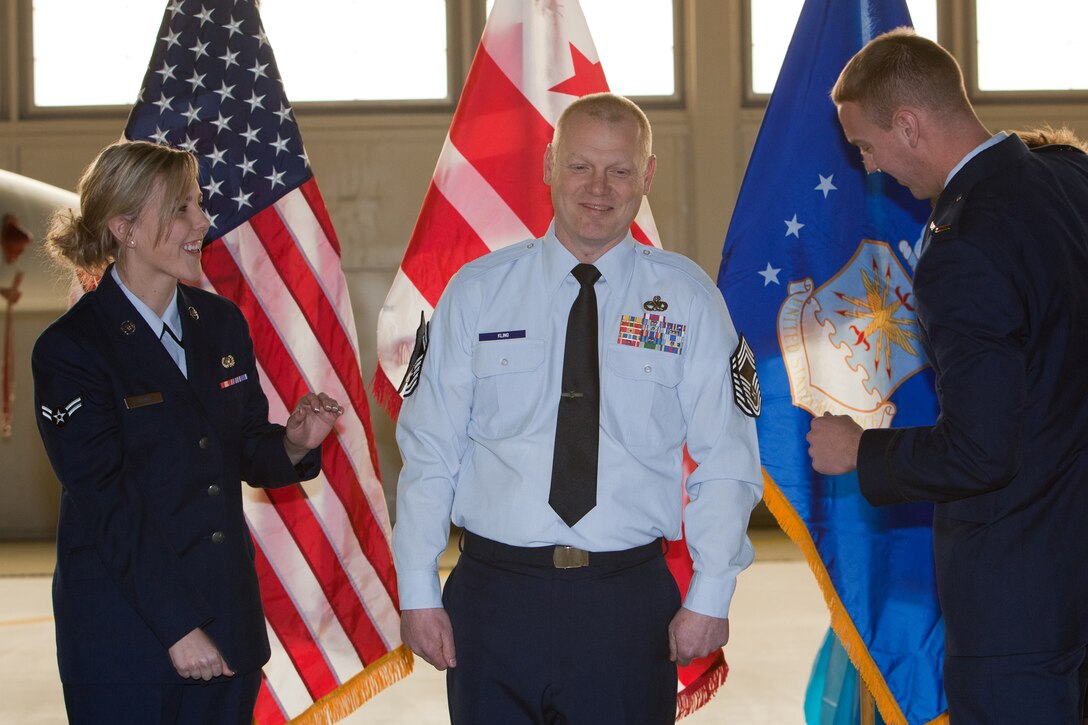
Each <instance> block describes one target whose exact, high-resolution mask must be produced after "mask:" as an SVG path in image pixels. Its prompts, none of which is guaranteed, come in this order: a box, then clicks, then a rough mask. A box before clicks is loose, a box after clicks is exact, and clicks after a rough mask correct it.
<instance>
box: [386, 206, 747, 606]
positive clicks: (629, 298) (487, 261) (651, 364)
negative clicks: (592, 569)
mask: <svg viewBox="0 0 1088 725" xmlns="http://www.w3.org/2000/svg"><path fill="white" fill-rule="evenodd" d="M577 263H578V260H577V259H576V258H575V257H574V256H573V255H572V254H571V253H570V252H569V251H567V249H566V248H564V247H563V246H562V244H560V242H559V241H558V240H557V239H556V237H555V233H554V227H553V228H552V229H549V231H548V233H547V235H546V236H545V237H543V238H542V239H535V240H529V241H526V242H523V243H521V244H517V245H513V246H511V247H508V248H505V249H502V250H499V251H497V252H495V253H492V254H489V255H486V256H485V257H482V258H480V259H477V260H475V261H473V262H470V263H469V264H466V265H465V266H464V267H463V268H462V269H461V271H459V272H458V273H457V275H456V276H455V277H454V278H453V279H452V280H451V281H450V284H449V285H448V286H447V288H446V291H445V293H444V294H443V296H442V299H441V300H440V301H439V303H438V306H437V307H436V308H435V312H434V315H433V318H432V320H431V326H430V347H429V349H428V352H427V356H426V358H425V361H424V364H423V369H422V374H421V379H420V382H419V386H418V388H417V389H416V391H415V393H414V394H413V395H411V396H410V397H408V398H407V399H406V400H405V401H404V405H403V407H402V409H401V413H400V419H399V423H398V426H397V442H398V444H399V445H400V450H401V455H402V457H403V459H404V467H403V469H402V470H401V476H400V480H399V483H398V489H397V524H396V527H395V528H394V532H393V552H394V560H395V563H396V568H397V578H398V583H399V589H400V604H401V607H402V608H404V609H422V608H430V607H440V606H442V603H441V592H440V585H439V578H438V557H439V555H440V554H441V553H442V552H443V551H444V550H445V548H446V542H447V538H448V533H449V524H450V521H451V520H452V521H453V523H455V524H457V525H458V526H462V527H464V528H466V529H468V530H469V531H472V532H473V533H476V534H479V535H480V536H484V537H487V538H489V539H494V540H496V541H501V542H504V543H507V544H511V545H515V546H547V545H553V544H561V545H568V546H575V547H578V548H581V549H586V550H588V551H591V552H592V551H616V550H622V549H629V548H631V547H635V546H640V545H642V544H646V543H648V542H650V541H652V540H653V539H655V538H657V537H661V536H664V537H666V538H668V539H670V540H675V539H678V538H679V537H680V535H681V516H682V492H681V485H680V481H681V466H682V450H683V445H684V443H685V441H686V442H687V444H688V448H689V452H690V454H691V456H692V458H693V459H694V460H695V461H697V462H699V463H700V464H701V465H700V466H699V467H698V468H697V469H696V470H695V472H694V473H692V475H691V476H690V477H689V478H688V483H687V493H688V496H689V497H690V501H691V502H690V504H689V505H688V506H687V508H686V510H684V512H683V519H684V524H685V529H686V534H687V542H688V547H689V550H690V551H691V555H692V558H693V561H694V566H695V576H694V578H693V579H692V582H691V586H690V588H689V590H688V594H687V598H686V600H685V603H684V606H685V607H687V608H688V609H691V610H693V611H695V612H699V613H702V614H707V615H711V616H716V617H725V616H727V615H728V611H729V602H730V600H731V598H732V595H733V591H734V589H735V586H736V577H737V574H738V573H739V572H740V571H741V570H743V569H744V568H745V567H747V566H748V565H749V564H750V563H751V562H752V559H753V552H752V547H751V542H750V541H749V540H748V537H747V534H746V530H747V525H748V517H749V515H750V513H751V510H752V508H753V507H754V506H755V505H756V503H757V502H758V501H759V499H760V496H761V494H762V475H761V472H760V464H759V452H758V448H757V445H756V429H755V421H754V420H753V419H752V418H750V417H747V416H745V415H744V414H743V413H741V411H740V410H739V409H738V407H737V406H736V404H735V402H734V399H733V388H732V383H731V376H730V371H729V356H730V354H731V353H732V352H733V351H734V350H735V349H736V347H737V344H738V336H737V333H736V331H735V330H734V328H733V324H732V322H731V320H730V318H729V314H728V312H727V311H726V308H725V303H724V301H723V300H722V296H721V293H720V292H719V291H718V289H717V288H716V287H715V286H714V285H713V283H712V282H711V281H710V279H709V278H708V277H707V276H706V274H705V273H703V271H702V270H701V269H700V268H699V267H698V266H697V265H695V263H693V262H692V261H690V260H688V259H687V258H685V257H683V256H681V255H678V254H673V253H671V252H665V251H662V250H659V249H654V248H651V247H645V246H643V245H640V244H637V243H636V242H635V241H634V239H632V238H631V237H630V235H629V236H628V237H627V238H626V239H625V240H624V241H623V242H621V243H620V244H619V245H617V246H616V247H614V248H612V249H611V250H609V251H608V252H607V253H606V254H604V255H603V256H602V257H601V258H600V259H598V260H597V262H596V263H595V266H596V267H597V269H599V270H600V271H601V278H600V279H599V280H598V281H597V283H596V286H595V292H596V295H597V306H598V328H599V329H598V332H599V346H600V349H599V359H600V365H601V413H600V426H601V430H600V446H599V465H598V471H599V474H598V484H597V505H596V507H595V508H594V509H593V510H591V511H590V512H589V513H588V514H586V515H585V517H584V518H582V519H581V520H580V521H578V522H577V523H576V524H575V526H574V527H573V528H571V527H568V526H567V525H566V524H565V523H564V522H563V520H562V519H560V518H559V516H558V515H557V514H556V513H555V512H554V511H553V510H552V508H551V507H550V506H549V505H548V493H549V490H550V487H551V469H552V453H553V448H554V444H555V425H556V413H557V410H558V406H559V400H560V392H561V391H560V384H561V380H562V370H563V352H564V350H563V348H564V340H565V336H566V325H567V316H568V314H569V312H570V307H571V304H572V303H573V302H574V298H575V297H576V296H577V294H578V288H579V285H578V282H577V280H576V279H575V278H574V276H573V275H571V274H570V270H571V269H573V267H574V266H575V265H576V264H577ZM655 298H657V301H658V305H657V306H658V307H660V303H661V302H664V303H665V304H667V306H668V307H667V309H665V310H663V311H659V312H652V313H651V312H647V311H646V310H645V309H644V303H651V306H652V303H653V302H654V300H655ZM651 314H656V315H659V316H660V317H659V318H658V319H657V320H652V319H649V317H648V316H649V315H651ZM622 316H628V318H629V319H628V325H627V327H626V330H627V332H628V333H631V330H632V327H631V324H630V323H631V321H632V320H633V321H637V324H635V328H634V329H635V337H637V328H638V326H639V325H642V324H644V323H651V324H653V323H655V322H656V323H657V324H658V325H659V326H660V327H662V328H664V327H665V325H666V324H669V325H682V326H683V329H682V334H680V335H679V338H676V337H674V338H672V339H671V345H669V346H667V347H666V345H664V344H663V345H660V346H658V347H659V348H660V349H653V348H646V347H636V346H631V345H627V344H621V343H620V339H621V321H622V320H621V317H622ZM661 318H664V319H661ZM669 331H671V332H673V333H674V334H675V333H677V332H678V331H680V328H678V327H676V328H671V329H670V330H669Z"/></svg>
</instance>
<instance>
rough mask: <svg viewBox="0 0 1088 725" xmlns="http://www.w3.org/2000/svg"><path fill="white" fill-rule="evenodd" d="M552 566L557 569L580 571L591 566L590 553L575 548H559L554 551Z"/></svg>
mask: <svg viewBox="0 0 1088 725" xmlns="http://www.w3.org/2000/svg"><path fill="white" fill-rule="evenodd" d="M552 565H553V566H555V568H556V569H578V568H580V567H583V566H589V552H588V551H586V550H585V549H576V548H574V547H573V546H557V547H555V548H554V549H553V550H552Z"/></svg>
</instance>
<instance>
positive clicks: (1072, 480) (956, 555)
mask: <svg viewBox="0 0 1088 725" xmlns="http://www.w3.org/2000/svg"><path fill="white" fill-rule="evenodd" d="M832 99H833V100H834V101H835V103H836V106H837V107H838V111H839V120H840V122H841V124H842V127H843V130H844V132H845V134H846V137H847V139H848V140H849V141H850V143H852V144H854V145H855V146H857V147H858V148H859V149H860V150H861V153H862V160H863V162H864V164H865V168H866V170H867V171H869V172H874V171H877V170H880V171H884V172H885V173H889V174H891V175H892V176H894V177H895V178H896V179H897V180H898V181H899V182H900V183H902V184H904V185H905V186H907V187H908V188H910V190H911V192H912V193H913V194H914V196H916V197H918V198H935V199H936V202H935V208H934V211H933V215H932V217H931V220H930V222H929V224H928V228H927V229H926V230H925V235H924V239H923V247H922V250H923V251H922V256H921V259H920V261H919V262H918V266H917V270H916V275H915V280H914V294H915V299H916V308H917V313H918V321H919V324H920V326H921V331H922V337H923V342H924V344H925V348H926V352H927V354H928V356H929V359H930V362H931V364H932V365H933V368H934V370H935V372H936V381H937V393H938V396H939V400H940V416H939V418H938V419H937V422H936V423H935V425H933V426H926V427H919V428H906V429H891V430H867V431H864V432H863V431H862V430H861V429H860V428H859V427H858V426H857V425H856V424H854V422H853V421H852V420H850V419H849V418H847V417H844V416H830V415H828V416H825V417H822V418H817V419H815V420H814V421H813V423H812V430H811V432H810V434H809V437H808V439H809V442H810V444H811V449H810V453H811V454H812V457H813V465H814V466H815V468H816V469H817V470H819V471H820V472H822V473H827V474H840V473H846V472H849V471H851V470H854V468H855V466H856V469H857V472H858V479H859V482H860V486H861V491H862V493H863V494H864V495H865V497H866V498H867V499H868V500H869V501H870V502H871V503H873V504H874V505H877V506H881V505H887V504H893V503H898V502H903V501H932V502H934V503H935V504H936V508H935V514H934V523H933V539H934V549H935V555H936V564H937V579H938V581H937V584H938V593H939V596H940V601H941V609H942V611H943V613H944V615H945V622H946V661H945V689H946V691H947V694H948V701H949V713H950V717H951V722H952V725H965V724H972V723H979V724H982V723H987V724H988V725H993V724H995V723H1009V724H1010V725H1011V724H1014V723H1015V724H1016V725H1024V724H1026V723H1046V724H1047V725H1058V724H1066V723H1068V724H1069V725H1073V724H1074V723H1076V724H1077V725H1079V724H1080V723H1081V712H1082V701H1083V698H1084V692H1085V682H1086V676H1088V662H1086V643H1088V575H1085V573H1084V572H1083V570H1082V567H1083V566H1084V565H1085V562H1088V372H1086V370H1085V353H1086V345H1085V341H1086V339H1088V292H1086V289H1088V288H1086V285H1088V157H1086V156H1085V154H1084V153H1082V152H1081V151H1080V150H1078V149H1075V148H1072V147H1069V146H1046V147H1042V148H1039V149H1034V150H1029V149H1028V148H1027V147H1026V146H1025V145H1024V143H1023V142H1022V141H1021V140H1020V139H1019V138H1018V137H1016V136H1015V135H1006V134H996V135H991V134H990V132H989V131H987V130H986V129H985V127H984V126H983V125H982V124H981V123H980V122H979V120H978V118H977V117H976V116H975V114H974V111H973V110H972V108H971V106H970V104H969V102H968V101H967V97H966V94H965V93H964V90H963V82H962V76H961V74H960V71H959V67H958V66H957V64H956V62H955V60H954V59H953V58H952V57H951V56H950V55H948V54H947V53H946V52H945V51H944V50H943V49H941V48H940V47H939V46H937V45H936V44H934V43H932V42H930V41H928V40H925V39H923V38H919V37H917V36H915V35H913V33H912V32H909V31H903V30H901V31H893V32H892V33H889V34H886V35H884V36H880V37H878V38H876V39H875V40H873V41H872V42H871V43H869V44H868V45H867V46H866V47H865V48H863V49H862V50H861V51H860V52H859V53H858V54H857V55H856V56H855V57H854V58H853V59H852V60H851V61H850V63H849V64H847V66H846V68H845V69H844V70H843V72H842V75H841V76H840V78H839V81H838V83H837V84H836V86H835V88H834V90H833V91H832Z"/></svg>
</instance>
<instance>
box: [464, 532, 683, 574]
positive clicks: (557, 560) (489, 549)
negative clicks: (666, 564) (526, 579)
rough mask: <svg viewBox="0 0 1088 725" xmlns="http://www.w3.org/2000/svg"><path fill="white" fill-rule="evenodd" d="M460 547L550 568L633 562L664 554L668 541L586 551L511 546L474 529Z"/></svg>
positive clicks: (479, 556)
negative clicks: (479, 533) (627, 547)
mask: <svg viewBox="0 0 1088 725" xmlns="http://www.w3.org/2000/svg"><path fill="white" fill-rule="evenodd" d="M461 550H462V551H463V552H465V553H466V554H468V555H469V556H471V557H473V558H475V559H483V560H485V561H501V562H507V563H510V564H525V565H527V566H536V567H542V568H548V569H580V568H581V567H585V566H631V565H634V564H641V563H642V562H644V561H649V560H650V559H653V558H654V557H656V556H661V555H662V554H664V553H665V551H667V550H668V542H666V541H665V540H664V539H655V540H654V541H651V542H650V543H648V544H643V545H642V546H636V547H635V548H633V549H625V550H623V551H586V550H584V549H578V548H575V547H573V546H511V545H509V544H503V543H500V542H498V541H492V540H491V539H485V538H484V537H482V536H478V535H476V534H474V533H472V532H471V531H468V530H466V531H464V532H463V533H462V534H461Z"/></svg>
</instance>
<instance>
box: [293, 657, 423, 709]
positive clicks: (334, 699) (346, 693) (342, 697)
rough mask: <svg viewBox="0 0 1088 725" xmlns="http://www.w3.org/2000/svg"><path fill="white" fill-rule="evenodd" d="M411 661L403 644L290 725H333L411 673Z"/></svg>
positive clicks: (412, 659)
mask: <svg viewBox="0 0 1088 725" xmlns="http://www.w3.org/2000/svg"><path fill="white" fill-rule="evenodd" d="M414 660H415V658H414V657H413V656H412V651H411V650H410V649H408V648H407V647H406V646H404V645H403V644H402V645H401V646H400V647H397V648H396V649H395V650H393V651H392V652H389V653H387V654H386V655H385V656H384V657H382V658H381V659H380V660H378V661H377V662H371V663H370V664H369V665H367V667H366V669H365V670H363V671H362V672H360V673H359V674H357V675H355V677H352V678H351V679H350V680H348V681H347V682H345V683H344V684H343V685H341V686H340V687H338V688H336V689H335V690H333V691H332V692H330V693H329V694H328V695H325V696H324V697H323V698H321V699H320V700H318V701H317V702H315V703H314V704H313V705H311V706H310V707H309V708H307V710H306V712H304V713H302V714H301V715H299V716H298V717H296V718H294V719H293V720H291V725H333V723H336V722H339V721H340V720H343V719H344V718H346V717H347V716H348V715H350V714H351V713H353V712H355V711H356V710H357V709H358V708H359V707H360V706H361V705H362V704H363V703H365V702H367V701H368V700H370V698H372V697H374V696H375V695H377V694H378V693H379V692H381V691H382V690H384V689H385V688H386V687H389V685H392V684H393V683H394V682H397V681H398V680H401V679H404V678H405V677H407V676H408V675H409V674H411V672H412V666H413V662H414Z"/></svg>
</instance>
